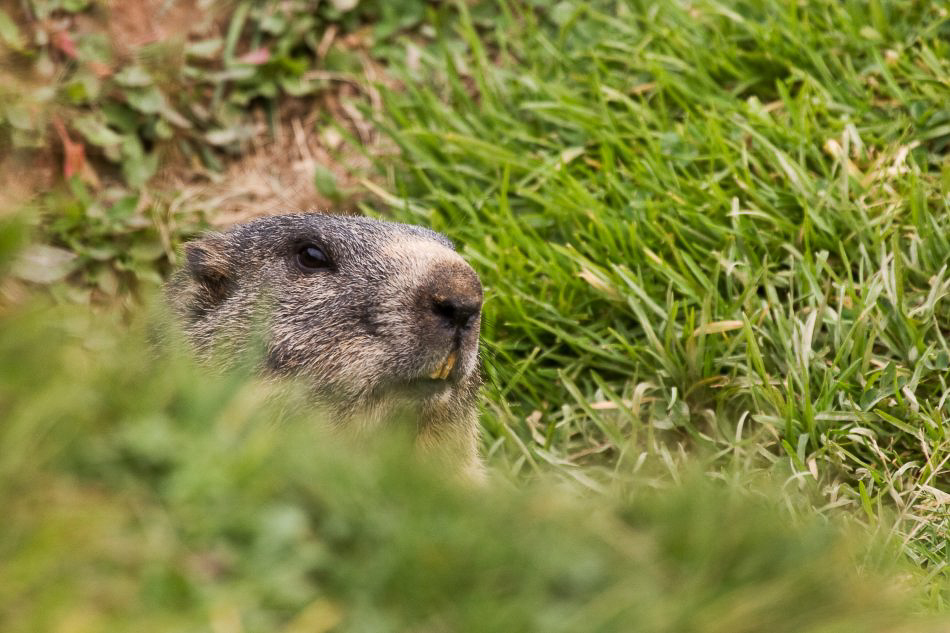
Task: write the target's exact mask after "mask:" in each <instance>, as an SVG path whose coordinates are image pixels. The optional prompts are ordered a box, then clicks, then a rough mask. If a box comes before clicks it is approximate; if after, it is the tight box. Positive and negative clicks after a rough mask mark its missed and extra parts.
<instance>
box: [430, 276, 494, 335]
mask: <svg viewBox="0 0 950 633" xmlns="http://www.w3.org/2000/svg"><path fill="white" fill-rule="evenodd" d="M421 290H422V293H423V294H422V296H421V297H420V298H421V299H422V301H424V302H425V303H424V306H425V307H424V309H426V310H429V311H430V312H429V314H430V315H431V317H430V318H432V317H434V321H435V323H438V324H439V325H441V326H443V327H445V328H447V329H450V330H452V331H462V330H466V329H469V328H471V327H472V326H474V325H475V324H476V323H477V321H478V314H479V312H480V311H481V309H482V285H481V283H479V281H478V275H476V274H475V271H474V270H472V268H471V266H469V265H468V264H466V263H465V262H463V261H461V260H460V259H459V260H458V261H457V263H456V262H452V263H451V264H449V265H447V266H440V267H438V268H436V270H433V271H432V272H430V273H429V277H428V279H427V280H426V283H424V284H423V287H422V288H421Z"/></svg>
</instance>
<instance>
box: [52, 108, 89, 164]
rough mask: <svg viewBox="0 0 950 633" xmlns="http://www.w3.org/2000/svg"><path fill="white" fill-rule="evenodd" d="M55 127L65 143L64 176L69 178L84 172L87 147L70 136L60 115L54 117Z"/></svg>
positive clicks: (61, 140)
mask: <svg viewBox="0 0 950 633" xmlns="http://www.w3.org/2000/svg"><path fill="white" fill-rule="evenodd" d="M53 127H55V128H56V133H57V134H59V140H60V142H61V143H62V144H63V176H64V177H65V178H66V179H67V180H68V179H70V178H72V177H73V176H75V175H76V174H80V173H82V171H83V167H84V166H85V164H86V148H85V147H84V146H83V144H82V143H77V142H76V141H74V140H72V139H71V138H69V133H68V132H67V131H66V126H65V125H63V122H62V121H61V120H60V119H59V117H56V116H54V117H53Z"/></svg>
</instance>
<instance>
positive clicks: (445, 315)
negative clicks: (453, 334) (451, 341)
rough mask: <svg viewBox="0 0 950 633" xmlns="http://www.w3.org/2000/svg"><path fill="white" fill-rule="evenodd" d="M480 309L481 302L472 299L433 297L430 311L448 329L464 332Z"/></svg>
mask: <svg viewBox="0 0 950 633" xmlns="http://www.w3.org/2000/svg"><path fill="white" fill-rule="evenodd" d="M481 307H482V302H481V301H479V300H478V299H476V298H474V297H433V299H432V311H433V312H434V313H435V314H436V316H438V317H439V318H440V319H442V320H443V321H444V322H445V323H446V324H447V325H448V326H449V327H451V328H454V329H457V330H465V329H468V328H470V327H471V326H472V321H473V320H474V317H475V315H476V314H478V311H479V310H480V309H481Z"/></svg>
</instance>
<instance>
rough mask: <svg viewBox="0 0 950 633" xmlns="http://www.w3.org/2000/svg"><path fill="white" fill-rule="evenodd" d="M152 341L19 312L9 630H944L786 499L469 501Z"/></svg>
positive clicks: (10, 481) (429, 473)
mask: <svg viewBox="0 0 950 633" xmlns="http://www.w3.org/2000/svg"><path fill="white" fill-rule="evenodd" d="M146 330H147V328H145V327H144V326H143V323H137V324H136V325H135V326H133V327H132V328H131V331H129V328H127V327H126V326H122V327H119V326H116V325H114V324H108V323H105V322H104V320H103V319H101V318H93V317H91V316H90V315H89V314H88V313H86V312H85V311H83V310H77V309H75V308H62V307H60V308H52V307H50V306H48V305H43V306H42V307H38V306H32V307H24V308H21V309H19V310H17V311H15V312H13V313H8V314H6V315H5V316H4V317H3V321H2V328H0V361H2V362H0V389H2V391H0V403H2V407H3V411H2V413H3V421H4V422H3V425H2V427H0V507H2V508H3V517H4V518H3V523H2V527H0V630H3V631H10V632H19V631H56V632H71V633H73V632H76V633H78V632H87V631H88V632H90V633H91V632H99V631H135V632H140V631H201V630H210V631H214V632H218V631H294V632H301V633H303V632H307V633H314V632H317V631H511V632H515V631H544V632H554V631H565V632H567V631H643V632H651V631H657V632H660V631H666V632H670V633H672V632H682V631H696V632H727V631H728V632H736V631H750V632H752V631H761V632H763V633H764V632H770V633H777V632H783V631H787V632H788V633H803V632H816V633H817V632H832V631H865V632H876V631H880V632H882V633H883V632H888V633H893V632H896V631H907V632H908V633H910V632H915V633H919V632H924V631H931V630H932V631H938V630H946V629H945V628H943V629H941V628H939V627H938V623H936V622H930V623H928V622H926V621H925V620H923V619H921V618H920V617H918V616H914V615H913V614H914V613H915V612H918V611H919V608H920V604H921V603H920V602H919V600H918V599H915V598H914V591H913V587H914V586H915V582H916V581H913V579H912V576H911V575H909V574H908V573H907V572H908V570H907V569H903V570H899V569H898V568H897V566H896V565H894V564H893V560H894V559H893V557H892V556H890V555H885V554H884V551H881V552H878V553H877V554H875V553H874V552H875V551H876V550H874V549H868V542H867V536H866V534H864V535H862V534H863V533H862V532H860V531H858V530H845V529H844V528H843V526H842V525H839V524H837V523H831V524H829V523H827V522H825V521H822V520H819V519H818V518H817V517H816V516H815V515H814V514H813V513H810V512H807V511H806V512H795V511H794V509H793V508H789V507H786V505H785V504H784V503H782V502H780V501H779V499H780V498H781V495H780V494H778V491H777V490H771V489H770V488H768V487H767V486H766V487H763V488H761V489H757V488H756V486H750V489H749V490H742V489H740V488H735V489H730V488H728V487H726V486H722V485H716V484H713V483H711V482H709V481H707V480H705V479H704V478H701V477H697V476H695V475H689V474H686V473H684V475H683V476H684V479H685V483H683V484H681V485H679V486H669V487H665V488H663V489H661V490H655V489H652V488H650V487H649V486H645V485H644V486H642V487H641V486H639V485H638V484H637V482H636V481H635V480H631V481H630V482H629V484H630V488H629V489H627V490H626V491H624V490H617V491H614V492H612V493H610V494H602V495H598V496H596V497H593V498H591V497H589V496H588V495H585V494H579V493H580V492H581V489H580V488H577V487H565V486H564V485H561V486H552V485H551V484H550V482H548V483H543V482H542V483H538V484H536V485H533V486H531V487H529V488H527V489H520V490H518V489H513V488H509V487H502V486H497V485H496V486H489V487H487V488H485V489H478V490H473V489H470V488H466V487H460V486H459V485H458V484H457V483H454V480H453V478H452V477H450V476H448V475H446V473H445V472H440V471H439V470H438V469H437V468H436V465H435V464H425V463H419V462H418V460H417V459H415V458H414V457H413V456H412V455H410V454H409V452H408V451H407V450H405V446H406V445H405V444H404V443H402V442H400V441H399V440H398V438H388V439H390V440H392V441H380V442H379V443H378V444H374V445H368V446H352V445H349V444H347V443H345V442H342V441H341V440H339V439H338V438H331V437H329V436H327V435H326V434H325V433H322V432H320V431H319V430H318V427H315V426H314V425H313V421H312V420H310V419H307V417H306V415H305V414H303V413H301V412H300V411H301V409H300V408H299V407H285V406H284V405H285V404H286V403H284V402H281V401H279V400H277V401H275V400H274V399H273V398H271V397H268V393H267V389H266V388H265V387H263V386H262V385H259V384H254V383H253V382H250V383H249V382H248V381H247V380H246V379H244V378H242V377H240V376H217V377H215V376H209V375H208V373H207V371H205V370H201V369H198V368H196V367H194V366H193V365H191V364H190V363H189V362H188V361H187V360H183V358H184V357H185V355H183V354H176V353H170V352H166V353H162V352H160V351H157V350H155V349H154V348H153V347H151V346H150V345H149V344H148V343H147V341H146V338H147V337H146ZM282 410H283V413H282V412H281V411H282ZM287 410H290V411H297V412H298V413H297V414H287V413H286V411H287ZM275 421H279V423H276V422H275ZM886 561H890V562H886Z"/></svg>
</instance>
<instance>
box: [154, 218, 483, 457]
mask: <svg viewBox="0 0 950 633" xmlns="http://www.w3.org/2000/svg"><path fill="white" fill-rule="evenodd" d="M169 294H170V297H171V301H172V304H173V306H174V307H175V308H176V310H177V312H178V314H179V316H180V317H181V319H182V320H183V321H184V327H185V330H186V333H187V334H188V336H189V337H190V339H191V340H192V341H193V343H194V344H195V346H196V347H197V349H198V350H199V351H200V352H201V353H202V354H203V355H205V356H206V357H211V358H218V357H220V356H221V352H223V353H224V356H225V357H226V358H228V357H232V358H233V357H234V356H237V355H240V354H241V352H242V351H243V350H244V349H246V348H247V347H248V346H249V345H250V344H252V343H254V342H255V341H256V340H260V341H261V342H262V343H263V344H264V348H265V358H264V366H265V367H264V369H265V371H268V372H272V373H277V374H281V375H293V376H297V377H301V378H303V379H304V380H305V382H307V383H308V384H309V385H310V386H311V387H312V389H313V393H314V395H315V398H316V400H317V401H318V403H319V404H320V405H322V406H324V407H325V408H326V409H327V410H328V413H329V414H330V415H331V416H332V417H333V418H335V419H336V420H338V421H342V422H346V421H348V420H350V419H351V418H353V417H354V416H362V418H373V420H375V421H379V420H380V419H381V418H386V417H387V416H393V415H395V414H397V413H398V414H399V415H400V416H405V415H407V414H408V415H415V416H416V417H417V419H418V421H419V425H420V428H423V427H426V426H432V425H435V426H442V427H445V426H451V425H459V424H464V425H467V426H468V427H472V428H471V429H469V431H468V434H469V435H471V436H472V442H474V425H475V414H474V412H475V403H474V399H475V395H476V391H477V388H478V385H479V376H478V368H477V366H478V332H479V321H480V316H481V305H482V288H481V284H480V283H479V280H478V277H477V275H476V274H475V271H474V270H472V268H471V267H470V266H469V265H468V264H467V263H465V261H464V260H463V259H462V258H461V257H460V256H459V255H458V254H457V253H456V252H455V250H454V248H453V247H452V244H451V242H449V241H448V239H446V238H445V237H444V236H442V235H440V234H438V233H435V232H433V231H430V230H428V229H424V228H421V227H417V226H411V225H404V224H395V223H389V222H380V221H375V220H370V219H367V218H362V217H347V216H332V215H324V214H318V213H301V214H292V215H283V216H273V217H266V218H261V219H258V220H255V221H253V222H250V223H248V224H245V225H241V226H237V227H234V228H233V229H231V230H229V231H227V232H225V233H210V234H208V235H206V236H204V237H203V238H202V239H200V240H198V241H195V242H191V243H189V244H187V245H186V246H185V266H184V269H183V271H182V272H181V273H179V275H178V276H177V277H175V278H174V279H173V280H172V282H171V283H170V284H169ZM360 423H361V424H365V423H366V420H365V419H362V420H360ZM433 432H435V433H437V434H439V435H441V434H442V433H443V431H442V430H433ZM472 450H473V451H474V448H473V449H472Z"/></svg>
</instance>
